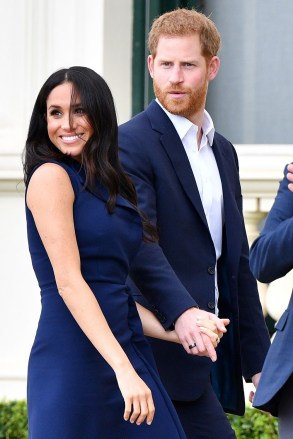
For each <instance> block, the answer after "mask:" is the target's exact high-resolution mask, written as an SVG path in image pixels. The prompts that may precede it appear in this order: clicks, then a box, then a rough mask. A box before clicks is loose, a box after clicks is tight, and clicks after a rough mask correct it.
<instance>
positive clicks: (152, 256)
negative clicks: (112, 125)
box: [119, 126, 197, 329]
mask: <svg viewBox="0 0 293 439" xmlns="http://www.w3.org/2000/svg"><path fill="white" fill-rule="evenodd" d="M135 134H136V133H135V132H132V133H131V134H129V132H128V130H127V129H124V127H123V126H121V127H120V128H119V148H120V159H121V161H122V165H123V168H124V169H125V171H126V172H127V173H128V175H129V176H130V177H131V179H132V180H133V182H134V183H135V186H136V190H137V195H138V201H139V207H140V209H141V210H142V211H143V212H144V213H146V214H147V215H148V217H149V218H150V219H151V220H152V222H153V223H154V224H156V221H157V213H156V191H155V181H154V176H153V173H152V166H151V163H150V160H149V159H148V156H147V154H146V152H145V150H144V149H143V148H141V141H140V140H139V139H140V138H141V134H142V133H141V132H138V133H137V134H138V135H137V138H136V135H135ZM147 135H148V134H147V133H146V136H147ZM130 277H131V279H132V280H133V281H134V283H135V285H136V287H138V288H139V290H140V291H141V293H142V294H143V296H144V297H145V298H146V299H147V300H148V303H149V306H148V307H149V308H150V309H152V310H153V312H154V313H155V314H156V316H157V318H158V319H159V320H160V322H161V324H162V325H163V326H164V328H165V329H168V328H170V327H171V326H172V325H173V323H174V322H175V320H176V319H177V318H178V317H179V316H180V315H181V314H182V313H183V312H184V311H186V310H187V309H189V308H191V307H194V306H197V303H196V302H195V300H194V299H193V298H192V297H191V295H190V294H189V293H188V291H187V290H186V288H185V287H184V286H183V284H182V283H181V281H180V280H179V278H178V277H177V275H176V273H175V272H174V270H173V269H172V267H171V265H170V263H169V262H168V260H167V258H166V256H165V255H164V252H163V250H162V248H161V247H160V245H159V244H147V243H142V245H141V248H140V251H139V253H138V254H137V255H136V257H135V259H134V261H133V263H132V265H131V270H130ZM132 287H134V286H133V285H132ZM136 293H138V291H137V290H136ZM134 294H135V293H134ZM135 299H136V300H137V301H138V302H141V303H142V304H143V305H145V306H147V303H146V302H144V301H143V299H142V298H141V297H139V295H138V294H137V295H136V297H135Z"/></svg>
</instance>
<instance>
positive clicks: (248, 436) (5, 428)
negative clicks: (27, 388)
mask: <svg viewBox="0 0 293 439" xmlns="http://www.w3.org/2000/svg"><path fill="white" fill-rule="evenodd" d="M228 419H229V421H230V423H231V425H232V428H233V429H234V430H235V433H236V436H237V439H277V438H278V425H277V419H276V418H273V417H272V416H271V415H269V414H267V413H263V412H260V411H258V410H255V409H252V408H246V412H245V415H244V416H234V415H228ZM27 437H28V434H27V408H26V402H25V401H0V439H27Z"/></svg>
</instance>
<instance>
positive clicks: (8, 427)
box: [0, 401, 27, 439]
mask: <svg viewBox="0 0 293 439" xmlns="http://www.w3.org/2000/svg"><path fill="white" fill-rule="evenodd" d="M0 439H27V408H26V402H25V401H0Z"/></svg>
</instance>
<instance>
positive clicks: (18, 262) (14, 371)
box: [0, 0, 293, 399]
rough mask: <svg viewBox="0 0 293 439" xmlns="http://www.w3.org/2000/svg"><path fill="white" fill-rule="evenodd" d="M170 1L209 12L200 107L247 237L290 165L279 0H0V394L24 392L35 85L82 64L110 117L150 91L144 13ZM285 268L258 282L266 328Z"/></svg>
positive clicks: (291, 96)
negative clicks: (216, 59)
mask: <svg viewBox="0 0 293 439" xmlns="http://www.w3.org/2000/svg"><path fill="white" fill-rule="evenodd" d="M177 7H189V8H190V7H193V8H196V9H197V10H199V11H202V12H204V13H205V14H207V15H209V16H210V17H211V18H212V20H213V21H214V22H215V23H216V25H217V27H218V29H219V30H220V32H221V35H222V49H221V52H220V58H221V69H220V72H219V75H218V76H217V78H216V79H215V81H213V82H212V83H211V84H210V90H209V98H208V102H207V110H208V111H209V112H210V114H211V116H212V118H213V120H214V123H215V127H216V129H217V131H218V132H220V133H221V134H223V135H224V136H226V137H227V138H228V139H230V140H231V141H232V142H233V143H234V145H235V147H236V149H237V152H238V155H239V163H240V177H241V183H242V189H243V197H244V215H245V224H246V228H247V233H248V238H249V242H250V243H251V242H252V241H253V240H254V239H255V238H256V237H257V235H258V233H259V231H260V229H261V227H262V225H263V222H264V220H265V217H266V215H267V212H268V211H269V209H270V207H271V205H272V203H273V200H274V197H275V194H276V191H277V188H278V183H279V180H280V179H281V178H282V173H283V169H284V167H285V165H286V163H288V162H291V161H292V155H293V154H292V151H293V148H292V143H293V123H292V101H293V87H292V77H293V57H292V54H291V53H292V41H293V26H292V15H293V3H292V1H291V0H282V2H277V1H276V0H258V1H255V0H245V1H243V0H202V1H176V0H83V1H82V2H81V1H77V0H10V1H9V2H8V1H5V0H0V17H1V26H0V48H1V54H2V61H1V69H0V96H1V102H2V104H1V106H0V213H1V214H0V399H1V398H3V397H6V398H7V399H15V398H16V399H18V398H25V393H26V368H27V359H28V355H29V351H30V347H31V344H32V342H33V338H34V334H35V331H36V326H37V321H38V317H39V312H40V299H39V290H38V285H37V283H36V280H35V278H34V274H33V271H32V267H31V263H30V257H29V253H28V248H27V242H26V224H25V215H24V188H23V183H22V165H21V152H22V150H23V147H24V142H25V138H26V133H27V129H28V124H29V119H30V115H31V112H32V107H33V103H34V101H35V99H36V96H37V93H38V91H39V89H40V87H41V85H42V84H43V82H44V81H45V80H46V79H47V77H48V76H49V75H50V74H51V73H52V72H53V71H55V70H57V69H59V68H63V67H69V66H73V65H84V66H88V67H91V68H93V69H94V70H96V71H97V72H98V73H100V74H101V75H102V76H103V77H104V78H105V79H106V81H107V82H108V84H109V86H110V88H111V90H112V93H113V95H114V98H115V102H116V108H117V114H118V120H119V123H122V122H124V121H126V120H127V119H129V118H130V117H131V116H132V115H134V114H136V113H137V112H139V111H141V110H143V109H144V108H145V106H146V105H148V103H149V102H150V100H151V99H152V97H153V92H152V86H151V82H150V80H149V75H148V72H147V69H146V62H145V60H146V57H147V54H148V52H147V48H146V38H147V34H148V30H149V27H150V25H151V23H152V20H153V19H154V18H155V17H156V16H157V15H159V14H161V13H163V12H165V11H168V10H172V9H175V8H177ZM291 290H292V273H289V274H288V275H287V276H285V277H284V278H282V279H280V280H278V281H275V282H273V283H271V284H270V285H264V284H259V291H260V297H261V301H262V305H263V311H264V314H265V316H266V321H267V324H268V327H269V329H270V332H271V334H273V332H274V326H273V325H274V323H275V321H276V320H277V319H278V318H279V316H280V315H281V313H282V312H283V310H284V309H285V308H286V306H287V302H288V299H289V296H290V294H291Z"/></svg>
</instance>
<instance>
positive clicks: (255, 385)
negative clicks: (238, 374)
mask: <svg viewBox="0 0 293 439" xmlns="http://www.w3.org/2000/svg"><path fill="white" fill-rule="evenodd" d="M260 376H261V372H259V373H256V374H255V375H253V377H252V378H251V381H252V383H253V385H254V387H255V389H257V386H258V383H259V380H260ZM254 394H255V392H254V391H253V390H251V392H250V393H249V398H248V399H249V401H250V402H251V403H253V398H254Z"/></svg>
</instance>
